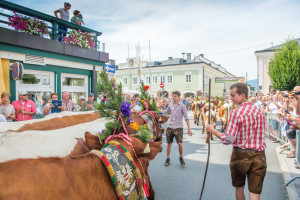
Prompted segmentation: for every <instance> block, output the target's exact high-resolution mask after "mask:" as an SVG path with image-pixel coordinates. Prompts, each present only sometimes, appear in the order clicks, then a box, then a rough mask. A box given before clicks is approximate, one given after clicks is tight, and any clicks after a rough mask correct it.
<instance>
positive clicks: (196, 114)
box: [192, 101, 205, 125]
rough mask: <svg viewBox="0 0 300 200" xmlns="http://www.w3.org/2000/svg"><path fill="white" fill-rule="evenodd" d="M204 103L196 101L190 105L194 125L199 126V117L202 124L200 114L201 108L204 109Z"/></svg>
mask: <svg viewBox="0 0 300 200" xmlns="http://www.w3.org/2000/svg"><path fill="white" fill-rule="evenodd" d="M204 104H205V103H204V102H201V101H196V102H194V103H192V111H193V116H194V124H197V125H199V119H200V117H201V119H202V122H203V115H202V113H201V111H202V108H203V107H204Z"/></svg>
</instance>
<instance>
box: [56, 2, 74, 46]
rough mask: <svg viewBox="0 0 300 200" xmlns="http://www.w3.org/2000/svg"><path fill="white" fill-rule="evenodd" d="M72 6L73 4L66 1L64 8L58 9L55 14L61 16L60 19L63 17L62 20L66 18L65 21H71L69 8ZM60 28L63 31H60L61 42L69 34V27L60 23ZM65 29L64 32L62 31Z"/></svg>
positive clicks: (59, 39) (59, 38)
mask: <svg viewBox="0 0 300 200" xmlns="http://www.w3.org/2000/svg"><path fill="white" fill-rule="evenodd" d="M70 8H71V4H70V3H67V2H65V3H64V8H60V9H58V10H56V11H54V15H55V17H57V18H59V19H62V20H65V21H69V18H70V14H69V10H70ZM58 13H59V14H60V17H58V15H57V14H58ZM58 30H61V31H58V35H59V36H58V41H59V42H62V41H63V38H64V37H65V36H66V35H67V31H68V28H67V27H65V26H62V25H58ZM62 31H64V32H62Z"/></svg>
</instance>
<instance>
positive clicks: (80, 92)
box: [61, 73, 89, 104]
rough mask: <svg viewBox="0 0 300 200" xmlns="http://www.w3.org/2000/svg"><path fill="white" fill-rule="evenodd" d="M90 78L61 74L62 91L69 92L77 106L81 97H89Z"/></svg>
mask: <svg viewBox="0 0 300 200" xmlns="http://www.w3.org/2000/svg"><path fill="white" fill-rule="evenodd" d="M88 82H89V77H88V76H87V75H78V74H67V73H62V74H61V91H62V92H64V91H68V92H69V93H70V99H71V100H72V101H73V102H74V103H75V104H77V103H78V99H79V97H80V96H85V97H87V94H88Z"/></svg>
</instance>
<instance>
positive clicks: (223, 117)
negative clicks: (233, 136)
mask: <svg viewBox="0 0 300 200" xmlns="http://www.w3.org/2000/svg"><path fill="white" fill-rule="evenodd" d="M232 110H233V106H232V105H231V104H228V103H225V104H223V105H222V106H221V107H220V108H219V117H220V121H221V125H222V130H221V131H222V132H224V131H225V130H226V127H227V123H228V120H229V117H230V113H231V111H232Z"/></svg>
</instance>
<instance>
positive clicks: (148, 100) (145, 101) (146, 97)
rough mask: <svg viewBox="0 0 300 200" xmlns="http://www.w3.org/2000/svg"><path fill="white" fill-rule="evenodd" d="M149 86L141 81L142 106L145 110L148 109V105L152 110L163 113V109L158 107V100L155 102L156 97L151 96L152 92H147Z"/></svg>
mask: <svg viewBox="0 0 300 200" xmlns="http://www.w3.org/2000/svg"><path fill="white" fill-rule="evenodd" d="M148 87H149V86H147V85H146V86H145V85H144V83H143V82H141V86H140V92H141V96H140V99H141V106H142V109H143V110H147V108H146V106H148V109H149V110H151V111H154V112H156V113H157V114H159V113H162V112H161V110H159V109H158V108H157V105H156V102H155V99H154V98H152V97H151V96H150V94H149V93H148V92H147V91H148V89H149V88H148Z"/></svg>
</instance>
